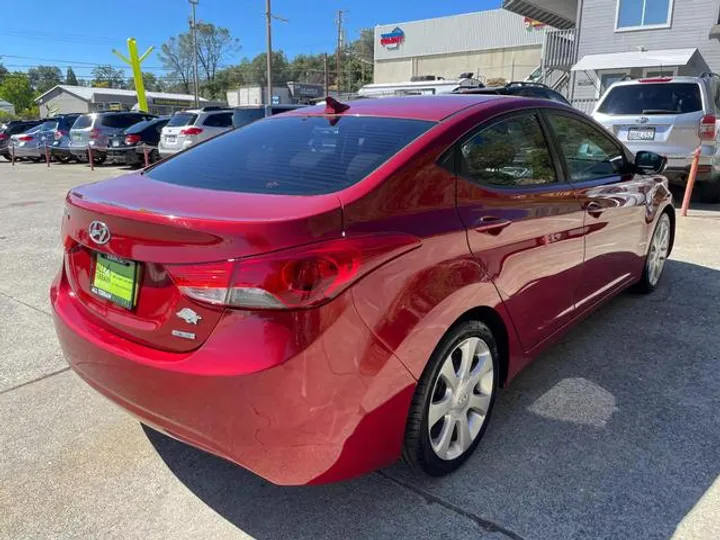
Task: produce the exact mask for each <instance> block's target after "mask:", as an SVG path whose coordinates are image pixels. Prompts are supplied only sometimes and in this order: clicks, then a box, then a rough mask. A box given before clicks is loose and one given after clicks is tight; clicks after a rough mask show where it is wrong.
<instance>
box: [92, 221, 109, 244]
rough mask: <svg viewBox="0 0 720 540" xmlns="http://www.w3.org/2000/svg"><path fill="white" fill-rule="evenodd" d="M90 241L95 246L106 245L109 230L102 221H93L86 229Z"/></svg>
mask: <svg viewBox="0 0 720 540" xmlns="http://www.w3.org/2000/svg"><path fill="white" fill-rule="evenodd" d="M88 234H89V235H90V239H91V240H92V241H93V242H95V243H96V244H100V245H101V246H102V245H103V244H107V243H108V242H109V241H110V229H109V228H108V226H107V225H105V224H104V223H103V222H102V221H93V222H92V223H91V224H90V226H89V227H88Z"/></svg>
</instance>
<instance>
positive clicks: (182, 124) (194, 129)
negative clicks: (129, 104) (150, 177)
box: [158, 107, 233, 158]
mask: <svg viewBox="0 0 720 540" xmlns="http://www.w3.org/2000/svg"><path fill="white" fill-rule="evenodd" d="M232 127H233V112H232V110H230V109H223V108H221V107H203V108H202V109H193V110H189V111H182V112H177V113H175V114H173V115H172V117H171V118H170V121H169V122H168V123H167V125H166V126H165V127H164V128H163V129H162V132H161V135H160V144H159V145H158V152H159V153H160V157H163V158H165V157H168V156H171V155H173V154H175V153H177V152H180V151H181V150H185V149H186V148H188V147H190V146H192V145H194V144H196V143H198V142H200V141H204V140H206V139H209V138H210V137H214V136H215V135H219V134H220V133H224V132H225V131H228V130H230V129H232Z"/></svg>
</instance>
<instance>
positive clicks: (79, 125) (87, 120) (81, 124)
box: [72, 114, 92, 129]
mask: <svg viewBox="0 0 720 540" xmlns="http://www.w3.org/2000/svg"><path fill="white" fill-rule="evenodd" d="M91 125H92V116H90V115H89V114H83V115H80V116H78V119H77V120H75V123H74V124H73V127H72V128H73V129H85V128H89V127H90V126H91Z"/></svg>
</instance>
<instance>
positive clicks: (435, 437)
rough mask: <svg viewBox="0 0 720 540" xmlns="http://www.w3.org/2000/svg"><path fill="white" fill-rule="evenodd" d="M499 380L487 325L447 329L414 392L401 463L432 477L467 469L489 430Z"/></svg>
mask: <svg viewBox="0 0 720 540" xmlns="http://www.w3.org/2000/svg"><path fill="white" fill-rule="evenodd" d="M499 374H500V370H499V364H498V350H497V344H496V342H495V338H494V337H493V334H492V332H491V331H490V329H489V328H488V327H487V326H486V325H485V324H483V323H482V322H480V321H466V322H464V323H461V324H458V325H457V326H455V327H453V328H451V329H450V330H449V331H448V332H447V333H446V334H445V336H444V337H443V338H442V340H441V341H440V343H439V344H438V346H437V347H436V348H435V351H434V352H433V354H432V356H431V357H430V361H429V362H428V364H427V366H426V368H425V371H424V372H423V375H422V377H421V378H420V382H419V383H418V386H417V389H416V390H415V396H414V397H413V401H412V405H411V407H410V412H409V414H408V421H407V426H406V428H405V441H404V443H403V452H402V455H403V459H404V461H405V462H406V463H407V464H408V465H410V467H411V468H413V469H415V470H417V471H422V472H424V473H425V474H428V475H430V476H443V475H446V474H449V473H451V472H453V471H455V470H456V469H457V468H458V467H460V466H461V465H462V464H463V463H465V461H467V459H468V458H469V457H470V456H471V455H472V453H473V452H474V451H475V449H476V448H477V445H478V444H479V443H480V439H482V437H483V434H484V433H485V429H487V425H488V422H489V421H490V415H491V413H492V409H493V405H494V403H495V396H496V394H497V389H498V377H499ZM431 424H432V425H431Z"/></svg>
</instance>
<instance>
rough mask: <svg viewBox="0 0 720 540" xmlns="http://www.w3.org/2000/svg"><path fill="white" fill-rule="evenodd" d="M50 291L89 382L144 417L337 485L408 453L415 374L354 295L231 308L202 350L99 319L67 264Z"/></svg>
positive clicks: (236, 454) (240, 457) (233, 455)
mask: <svg viewBox="0 0 720 540" xmlns="http://www.w3.org/2000/svg"><path fill="white" fill-rule="evenodd" d="M50 297H51V302H52V306H53V311H54V322H55V327H56V331H57V334H58V338H59V340H60V344H61V346H62V349H63V351H64V354H65V356H66V358H67V360H68V362H69V364H70V366H71V367H72V368H73V370H74V371H75V372H76V373H77V374H78V375H79V376H80V377H81V378H82V379H83V380H85V381H86V382H87V383H88V384H90V385H91V386H92V387H93V388H95V389H96V390H97V391H98V392H100V393H101V394H103V395H104V396H106V397H107V398H109V399H111V400H112V401H114V402H115V403H117V404H118V405H120V406H121V407H122V408H124V409H126V410H127V411H129V412H130V413H132V414H133V415H135V416H136V417H138V418H139V419H140V420H141V421H143V422H145V423H147V424H149V425H152V426H153V427H155V428H157V429H159V430H160V431H164V432H166V433H168V434H170V435H172V436H173V437H175V438H177V439H180V440H182V441H185V442H187V443H189V444H191V445H193V446H196V447H199V448H202V449H204V450H206V451H209V452H211V453H213V454H216V455H218V456H221V457H224V458H226V459H228V460H230V461H233V462H235V463H237V464H239V465H241V466H243V467H246V468H248V469H250V470H252V471H254V472H255V473H257V474H258V475H260V476H262V477H264V478H266V479H267V480H270V481H271V482H274V483H277V484H292V485H297V484H309V483H324V482H332V481H336V480H341V479H345V478H350V477H353V476H356V475H359V474H362V473H365V472H368V471H371V470H373V469H376V468H378V467H382V466H385V465H388V464H390V463H391V462H393V461H394V460H395V459H396V458H397V457H398V456H399V454H400V449H401V445H402V439H403V435H404V429H405V421H406V416H407V411H408V408H409V406H410V401H411V399H412V394H413V392H414V388H415V380H414V379H413V378H412V377H411V376H410V374H409V373H408V372H407V370H406V369H405V368H404V367H403V366H402V364H401V363H400V362H399V361H398V360H397V358H396V357H395V356H394V355H393V354H392V353H390V352H389V351H388V350H387V349H386V348H385V347H384V346H382V345H381V344H380V343H379V342H377V341H376V339H375V338H374V337H373V335H372V333H371V332H370V331H369V330H368V329H367V327H366V326H365V325H364V324H363V323H362V321H361V320H360V318H359V317H358V315H357V313H356V311H355V308H354V305H353V303H352V300H351V298H350V294H349V293H345V294H344V295H341V296H340V297H338V298H336V299H335V300H334V301H333V302H331V303H330V304H327V305H325V306H323V307H321V308H318V309H315V310H308V311H306V312H304V313H299V312H298V313H286V314H279V315H278V316H274V315H273V316H267V315H262V316H259V315H257V314H253V313H249V312H239V311H229V312H227V313H226V314H225V315H224V316H223V319H222V320H221V321H220V323H219V324H218V325H217V327H216V328H215V330H214V332H213V334H212V335H211V336H210V338H209V339H208V341H206V342H205V343H204V344H203V345H202V346H201V347H199V348H198V349H196V350H195V351H193V352H190V353H169V352H164V351H158V350H156V349H152V348H149V347H146V346H143V345H140V344H137V343H134V342H132V341H128V340H125V339H123V338H120V337H119V336H117V335H115V334H113V333H111V332H108V331H107V330H105V329H104V328H102V327H100V326H98V325H96V324H94V323H93V322H92V319H91V318H90V317H88V316H87V313H86V312H85V308H84V307H83V306H82V305H81V304H79V303H78V301H77V299H76V297H74V296H73V295H71V294H70V290H69V287H68V285H67V282H66V281H65V278H64V276H63V273H62V272H61V273H60V274H59V275H58V277H57V278H56V280H55V281H54V283H53V285H52V288H51V294H50ZM181 324H182V323H180V322H179V325H181Z"/></svg>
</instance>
